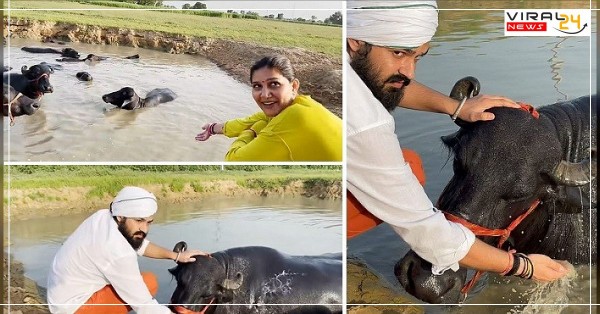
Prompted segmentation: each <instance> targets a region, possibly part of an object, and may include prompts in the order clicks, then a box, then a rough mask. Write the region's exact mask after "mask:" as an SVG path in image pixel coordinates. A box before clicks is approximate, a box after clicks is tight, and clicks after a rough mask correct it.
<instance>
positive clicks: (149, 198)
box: [111, 186, 158, 218]
mask: <svg viewBox="0 0 600 314" xmlns="http://www.w3.org/2000/svg"><path fill="white" fill-rule="evenodd" d="M111 209H112V215H113V216H123V217H131V218H145V217H150V216H152V215H154V213H156V210H157V209H158V205H157V203H156V197H155V196H154V194H152V193H150V192H148V191H146V190H144V189H142V188H138V187H135V186H126V187H124V188H123V189H122V190H121V191H120V192H119V194H117V196H116V197H115V199H114V200H113V202H112V204H111Z"/></svg>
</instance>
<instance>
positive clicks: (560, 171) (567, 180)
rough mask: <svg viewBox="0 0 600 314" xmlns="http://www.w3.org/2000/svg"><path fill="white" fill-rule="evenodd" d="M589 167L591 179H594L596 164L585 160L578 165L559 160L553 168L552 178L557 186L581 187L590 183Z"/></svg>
mask: <svg viewBox="0 0 600 314" xmlns="http://www.w3.org/2000/svg"><path fill="white" fill-rule="evenodd" d="M590 167H591V171H592V177H596V163H595V162H591V163H590V160H589V159H585V160H583V161H581V162H578V163H572V162H568V161H565V160H561V161H560V163H559V164H558V165H557V166H556V168H554V172H553V173H552V178H553V179H554V181H556V182H557V183H559V184H562V185H567V186H582V185H586V184H588V183H590Z"/></svg>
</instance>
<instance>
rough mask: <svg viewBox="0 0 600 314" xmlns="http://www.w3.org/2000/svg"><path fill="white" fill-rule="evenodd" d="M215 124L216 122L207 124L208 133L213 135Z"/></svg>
mask: <svg viewBox="0 0 600 314" xmlns="http://www.w3.org/2000/svg"><path fill="white" fill-rule="evenodd" d="M215 125H217V124H216V123H211V125H209V126H208V133H209V134H210V135H215V134H217V133H215Z"/></svg>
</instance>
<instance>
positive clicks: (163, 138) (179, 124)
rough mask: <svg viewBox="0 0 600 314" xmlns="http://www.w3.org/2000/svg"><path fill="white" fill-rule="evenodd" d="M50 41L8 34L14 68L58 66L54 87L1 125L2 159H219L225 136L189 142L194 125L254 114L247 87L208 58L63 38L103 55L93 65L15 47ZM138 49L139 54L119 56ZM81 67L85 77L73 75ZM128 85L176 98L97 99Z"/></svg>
mask: <svg viewBox="0 0 600 314" xmlns="http://www.w3.org/2000/svg"><path fill="white" fill-rule="evenodd" d="M24 46H30V47H47V46H48V47H54V48H57V49H62V48H64V47H65V46H61V45H58V44H44V43H40V42H38V41H33V40H28V39H20V38H11V39H10V43H9V46H6V47H4V58H5V63H4V64H5V65H10V66H11V67H13V70H12V72H20V69H21V67H22V66H23V65H27V66H32V65H34V64H37V63H40V62H42V61H45V62H48V63H53V64H60V65H62V66H63V69H62V70H56V71H55V72H54V74H52V75H51V77H50V82H51V83H52V85H53V86H54V92H53V93H51V94H46V95H45V96H44V97H43V98H42V100H41V103H42V106H41V108H40V110H38V112H36V113H35V114H34V115H32V116H22V117H17V118H16V121H15V122H16V123H15V125H14V126H12V127H10V126H9V124H8V123H6V122H7V121H8V118H5V123H4V130H3V131H4V160H10V161H21V162H29V161H59V162H60V161H81V162H84V161H115V162H120V161H131V162H136V161H222V160H224V158H225V153H226V152H227V150H228V148H229V145H230V144H231V142H233V139H228V138H226V137H224V136H218V137H215V138H213V139H211V140H210V141H209V142H204V143H200V142H197V141H195V140H194V137H195V135H196V134H197V133H199V132H200V131H202V130H201V128H202V125H204V124H205V123H208V122H211V121H225V120H229V119H233V118H237V117H243V116H247V115H250V114H252V113H254V112H256V111H257V110H259V109H258V106H257V105H256V103H255V102H254V100H253V99H252V96H251V91H250V87H249V86H248V85H246V84H243V83H240V82H239V81H236V80H235V79H234V78H233V77H231V76H229V75H228V74H227V73H225V72H224V71H222V70H221V69H219V68H218V67H217V65H215V64H214V63H212V62H210V61H209V60H208V59H206V58H203V57H201V56H195V55H178V54H169V53H166V52H161V51H157V50H149V49H141V48H132V47H122V46H110V45H91V44H83V43H68V44H67V46H68V47H72V48H74V49H75V50H77V51H78V52H79V53H80V54H81V55H82V56H81V58H84V57H85V56H87V54H89V53H93V54H95V55H99V56H106V57H109V58H108V60H105V61H101V62H99V63H97V64H95V65H87V64H85V63H83V62H76V63H71V62H65V63H59V62H56V61H55V59H56V58H60V55H58V54H47V53H44V54H35V53H28V52H24V51H22V50H21V47H24ZM135 54H139V55H140V59H139V60H129V59H124V58H125V57H126V56H131V55H135ZM80 71H86V72H88V73H90V74H91V75H92V77H93V81H92V82H80V81H78V80H77V78H76V77H75V74H76V73H77V72H80ZM126 86H129V87H133V88H134V90H135V91H136V92H137V94H138V95H139V96H140V97H145V95H146V93H148V92H150V91H151V90H152V89H155V88H170V89H171V90H173V91H174V92H175V93H176V94H177V95H178V97H177V98H176V99H175V100H174V101H171V102H168V103H163V104H160V105H159V106H157V107H154V108H144V109H141V110H135V111H128V110H121V109H117V108H116V107H115V106H113V105H111V104H108V103H105V102H104V101H103V100H102V95H104V94H107V93H110V92H113V91H116V90H119V89H121V88H122V87H126Z"/></svg>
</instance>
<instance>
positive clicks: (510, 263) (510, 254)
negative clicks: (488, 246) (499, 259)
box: [500, 250, 516, 276]
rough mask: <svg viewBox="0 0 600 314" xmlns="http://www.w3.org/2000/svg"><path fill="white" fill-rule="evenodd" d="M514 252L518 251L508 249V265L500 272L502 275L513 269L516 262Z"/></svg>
mask: <svg viewBox="0 0 600 314" xmlns="http://www.w3.org/2000/svg"><path fill="white" fill-rule="evenodd" d="M514 252H516V251H515V250H510V251H508V265H507V266H506V268H504V270H503V271H502V272H501V273H500V276H505V275H506V274H507V273H508V272H509V271H510V270H511V268H512V266H513V264H514V258H515V256H514V255H513V253H514Z"/></svg>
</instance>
